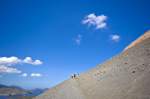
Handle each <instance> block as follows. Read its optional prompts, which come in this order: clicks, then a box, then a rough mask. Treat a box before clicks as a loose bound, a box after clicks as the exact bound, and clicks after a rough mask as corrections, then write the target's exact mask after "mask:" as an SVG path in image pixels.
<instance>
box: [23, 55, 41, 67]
mask: <svg viewBox="0 0 150 99" xmlns="http://www.w3.org/2000/svg"><path fill="white" fill-rule="evenodd" d="M23 63H27V64H32V65H41V64H42V63H43V62H42V61H40V60H35V61H34V60H32V58H31V57H26V58H25V59H24V60H23Z"/></svg>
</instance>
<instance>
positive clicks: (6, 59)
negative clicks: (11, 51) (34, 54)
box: [0, 56, 43, 66]
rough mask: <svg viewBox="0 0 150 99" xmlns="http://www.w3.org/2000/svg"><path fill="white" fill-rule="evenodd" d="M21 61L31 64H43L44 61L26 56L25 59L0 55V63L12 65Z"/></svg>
mask: <svg viewBox="0 0 150 99" xmlns="http://www.w3.org/2000/svg"><path fill="white" fill-rule="evenodd" d="M19 63H26V64H31V65H41V64H43V62H42V61H40V60H32V58H31V57H26V58H25V59H19V58H18V57H15V56H11V57H0V65H7V66H11V65H14V64H19Z"/></svg>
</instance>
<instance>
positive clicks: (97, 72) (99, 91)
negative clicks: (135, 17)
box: [34, 31, 150, 99]
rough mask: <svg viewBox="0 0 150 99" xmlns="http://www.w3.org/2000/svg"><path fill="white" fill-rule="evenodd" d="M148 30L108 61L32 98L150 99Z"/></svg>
mask: <svg viewBox="0 0 150 99" xmlns="http://www.w3.org/2000/svg"><path fill="white" fill-rule="evenodd" d="M149 77H150V31H149V32H147V33H145V34H144V35H143V36H141V37H140V38H139V39H138V40H136V41H134V42H133V43H132V44H131V45H129V46H128V47H126V49H125V50H124V51H123V52H122V53H120V54H118V55H117V56H115V57H113V58H111V59H110V60H108V61H106V62H104V63H103V64H100V65H98V66H96V67H95V68H93V69H91V70H89V71H87V72H85V73H82V74H80V75H76V76H75V77H71V78H70V79H68V80H66V81H64V82H62V83H61V84H59V85H57V86H55V87H53V88H50V89H49V90H48V91H46V92H45V93H43V94H41V95H39V96H37V97H35V98H34V99H150V87H149V85H150V79H149Z"/></svg>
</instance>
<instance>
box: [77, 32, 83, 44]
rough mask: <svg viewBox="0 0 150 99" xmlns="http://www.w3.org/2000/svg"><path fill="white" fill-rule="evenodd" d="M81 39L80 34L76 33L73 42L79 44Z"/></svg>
mask: <svg viewBox="0 0 150 99" xmlns="http://www.w3.org/2000/svg"><path fill="white" fill-rule="evenodd" d="M81 40H82V35H80V34H78V35H77V37H76V38H75V42H76V44H77V45H80V44H81Z"/></svg>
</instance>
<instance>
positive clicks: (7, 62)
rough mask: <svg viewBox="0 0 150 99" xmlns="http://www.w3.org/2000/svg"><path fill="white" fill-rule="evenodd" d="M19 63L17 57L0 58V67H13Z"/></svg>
mask: <svg viewBox="0 0 150 99" xmlns="http://www.w3.org/2000/svg"><path fill="white" fill-rule="evenodd" d="M20 62H21V60H20V59H19V58H18V57H14V56H12V57H0V65H13V64H17V63H20Z"/></svg>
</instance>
